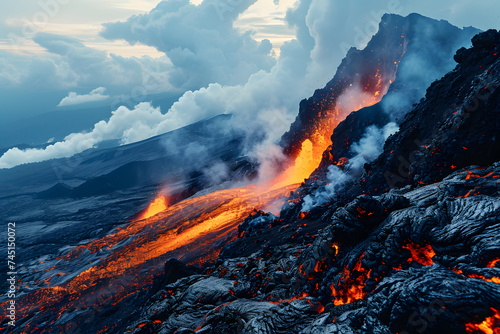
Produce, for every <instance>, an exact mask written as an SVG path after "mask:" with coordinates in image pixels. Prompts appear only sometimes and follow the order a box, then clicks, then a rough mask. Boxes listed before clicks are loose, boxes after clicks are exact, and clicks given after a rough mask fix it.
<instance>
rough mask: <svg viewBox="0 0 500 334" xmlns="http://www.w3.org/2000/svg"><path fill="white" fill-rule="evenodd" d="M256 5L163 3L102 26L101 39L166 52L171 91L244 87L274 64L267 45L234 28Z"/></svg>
mask: <svg viewBox="0 0 500 334" xmlns="http://www.w3.org/2000/svg"><path fill="white" fill-rule="evenodd" d="M255 1H256V0H238V1H220V0H205V1H203V2H202V3H201V4H199V5H197V6H196V5H194V4H192V3H191V2H190V1H189V0H169V1H162V2H160V3H159V4H158V5H157V6H156V7H155V8H154V9H153V10H151V11H150V12H149V13H146V14H143V15H136V16H133V17H131V18H129V19H128V20H126V21H125V22H113V23H107V24H104V30H103V31H102V33H101V35H102V36H103V37H105V38H108V39H123V40H126V41H127V42H129V43H131V44H135V43H138V42H140V43H142V44H145V45H149V46H153V47H155V48H157V49H158V50H160V51H162V52H164V53H165V54H166V55H167V56H168V58H169V59H170V60H171V61H172V63H173V65H174V68H173V69H172V71H171V72H170V82H171V84H172V85H174V86H175V87H179V88H183V89H198V88H200V87H204V86H206V85H208V84H210V83H219V84H222V85H234V84H242V83H245V82H246V81H247V79H248V77H249V76H250V75H251V74H253V73H255V72H257V71H259V70H265V71H268V70H270V69H271V67H272V66H273V65H274V64H275V59H274V58H273V57H272V56H271V50H272V45H271V43H270V42H269V40H267V39H266V40H263V41H262V42H260V43H258V42H256V41H255V40H254V39H253V38H252V36H251V34H250V32H243V33H242V32H240V31H239V30H237V29H235V28H234V27H233V22H234V21H235V20H236V19H237V18H238V16H239V14H240V13H242V12H244V11H245V10H246V9H247V8H248V7H249V6H250V5H252V4H253V3H255Z"/></svg>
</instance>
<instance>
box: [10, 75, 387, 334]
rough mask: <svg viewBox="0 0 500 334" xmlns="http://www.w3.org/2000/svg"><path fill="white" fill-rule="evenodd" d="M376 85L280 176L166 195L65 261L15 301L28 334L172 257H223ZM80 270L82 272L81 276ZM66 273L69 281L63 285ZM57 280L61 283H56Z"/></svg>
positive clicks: (354, 97)
mask: <svg viewBox="0 0 500 334" xmlns="http://www.w3.org/2000/svg"><path fill="white" fill-rule="evenodd" d="M375 81H376V87H377V88H376V89H375V90H373V91H372V92H370V93H369V92H368V91H364V90H359V89H356V90H354V89H353V90H350V89H347V90H346V94H345V97H341V98H340V99H339V102H338V104H337V106H338V107H336V108H335V109H334V110H332V111H331V112H329V113H328V115H325V117H320V119H318V120H317V123H316V124H317V126H316V129H314V131H313V132H312V134H311V135H310V136H309V138H308V139H306V140H304V141H303V142H302V148H301V150H300V152H298V154H297V155H296V158H295V160H294V161H293V162H292V163H291V164H290V165H289V167H288V168H286V169H285V170H284V172H282V173H281V174H280V175H279V176H277V177H276V178H274V179H271V180H268V181H263V182H260V183H256V184H250V185H247V186H244V187H240V188H234V189H226V190H221V191H215V192H212V193H209V194H207V195H203V196H199V197H193V198H189V199H186V200H183V201H180V202H178V203H175V204H170V203H169V199H168V198H167V197H165V196H163V195H161V196H159V197H158V198H156V199H155V200H154V201H153V202H152V203H151V205H150V206H149V208H148V209H147V210H146V211H145V212H144V213H143V214H142V216H140V218H139V219H138V220H135V221H132V222H131V223H130V224H128V225H127V226H125V227H123V228H120V229H117V230H116V231H115V232H114V233H112V234H109V235H107V236H105V237H103V238H101V239H97V240H94V241H91V242H88V243H87V244H83V245H80V246H77V247H75V248H73V249H72V250H71V251H69V252H68V253H66V254H65V255H63V256H61V257H59V258H58V259H57V261H58V262H57V263H56V264H55V266H54V267H52V268H51V269H49V270H48V273H47V275H49V274H52V273H53V275H51V276H50V277H49V279H47V280H46V282H47V285H48V286H47V287H44V288H39V289H38V290H36V291H34V292H32V293H30V294H25V295H23V296H20V297H19V299H18V301H17V302H16V305H18V308H17V310H18V314H19V315H20V317H21V318H20V319H19V322H20V323H22V324H23V326H24V329H23V332H25V333H29V332H35V331H36V332H37V333H54V332H58V331H63V330H64V328H63V327H64V326H67V325H68V323H71V322H72V321H74V322H75V323H79V320H76V318H75V317H77V315H75V314H76V313H78V310H85V309H101V310H102V309H104V308H105V307H108V306H109V305H116V304H118V303H119V302H120V301H122V300H124V299H126V298H128V297H130V296H133V295H134V294H136V293H137V292H139V291H141V289H143V288H145V287H147V286H149V285H150V284H151V283H152V281H153V278H154V276H157V275H158V274H161V273H162V270H163V264H164V263H165V261H166V260H167V259H168V258H171V257H176V258H178V259H179V260H181V261H183V262H185V263H188V264H202V263H203V262H206V261H210V260H214V259H216V258H217V256H218V254H219V252H220V250H221V249H222V247H223V246H224V245H225V244H227V243H228V242H230V241H232V240H234V239H235V238H236V237H237V227H238V225H239V224H240V223H241V222H242V221H243V220H244V219H245V218H246V217H247V216H249V215H250V214H251V213H252V212H253V211H254V210H260V209H262V210H266V209H268V205H271V204H276V202H277V201H281V202H280V203H281V204H282V203H283V201H284V199H285V197H286V196H287V195H288V194H289V193H290V191H293V190H295V189H296V188H297V187H298V186H299V184H300V183H301V182H302V181H304V179H305V178H307V177H308V176H309V175H310V174H311V173H312V172H313V171H314V170H315V169H316V168H317V167H318V165H319V163H320V162H321V158H322V153H323V151H324V150H325V149H326V148H327V147H328V145H329V142H328V141H329V136H330V135H331V133H332V131H333V129H334V127H335V126H336V125H337V124H338V123H339V122H341V121H342V120H343V119H344V118H345V117H346V116H347V114H348V113H349V112H350V111H352V110H356V109H359V108H362V107H365V106H369V105H372V104H374V103H376V102H378V101H380V99H381V98H382V96H383V95H384V93H385V92H386V90H387V89H386V88H385V89H384V85H383V83H382V79H381V76H380V74H379V73H378V72H377V76H376V77H375ZM381 92H382V94H381ZM75 268H80V269H79V270H78V271H76V272H75ZM368 275H369V273H368ZM60 276H62V277H65V278H66V279H65V280H60ZM52 277H56V278H57V279H59V281H57V282H51V279H52ZM346 278H347V277H346ZM23 284H25V283H23ZM54 284H57V285H54ZM25 285H27V284H25ZM356 298H359V296H356V297H355V299H356ZM348 302H349V301H348ZM4 306H5V305H4ZM4 309H6V308H5V307H4ZM68 318H69V319H72V320H71V321H68ZM73 318H75V320H73ZM40 324H44V325H43V327H38V326H40ZM104 325H105V324H104V323H103V324H102V326H103V327H104ZM108 325H109V324H108Z"/></svg>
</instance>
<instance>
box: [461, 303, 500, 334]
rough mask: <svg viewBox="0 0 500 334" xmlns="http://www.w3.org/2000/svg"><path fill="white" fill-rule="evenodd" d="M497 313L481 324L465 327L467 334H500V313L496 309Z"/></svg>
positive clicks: (470, 324)
mask: <svg viewBox="0 0 500 334" xmlns="http://www.w3.org/2000/svg"><path fill="white" fill-rule="evenodd" d="M491 310H492V311H493V312H495V314H494V315H492V316H491V317H487V318H486V319H484V321H483V322H481V323H480V324H475V323H468V324H466V325H465V330H466V331H467V333H484V334H499V333H500V313H499V312H498V311H497V310H495V309H494V308H492V309H491Z"/></svg>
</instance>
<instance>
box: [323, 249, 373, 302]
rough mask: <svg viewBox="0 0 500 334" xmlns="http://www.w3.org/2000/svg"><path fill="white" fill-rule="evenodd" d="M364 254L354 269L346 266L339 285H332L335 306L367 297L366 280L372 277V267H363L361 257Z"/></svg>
mask: <svg viewBox="0 0 500 334" xmlns="http://www.w3.org/2000/svg"><path fill="white" fill-rule="evenodd" d="M364 255H365V254H364V253H363V254H362V255H361V257H360V258H359V260H358V261H357V262H356V265H355V266H354V268H353V269H352V270H349V269H347V267H345V268H344V272H343V273H342V277H341V279H340V282H339V284H338V286H335V285H333V284H332V285H331V286H330V289H331V290H332V297H334V300H333V303H334V305H335V306H338V305H345V304H350V303H352V302H355V301H356V300H360V299H363V298H365V296H366V292H365V291H364V288H365V285H366V284H365V282H366V280H367V279H368V278H370V273H371V269H368V270H367V269H366V268H363V267H362V265H361V259H362V258H363V256H364Z"/></svg>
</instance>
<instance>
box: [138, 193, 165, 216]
mask: <svg viewBox="0 0 500 334" xmlns="http://www.w3.org/2000/svg"><path fill="white" fill-rule="evenodd" d="M167 207H168V201H167V198H166V197H165V196H163V195H160V196H158V197H157V198H155V200H154V201H153V202H152V203H151V204H150V205H149V207H148V208H147V210H146V212H144V214H143V215H142V217H141V219H148V218H150V217H153V216H155V215H157V214H158V213H160V212H162V211H165V210H166V209H167Z"/></svg>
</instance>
